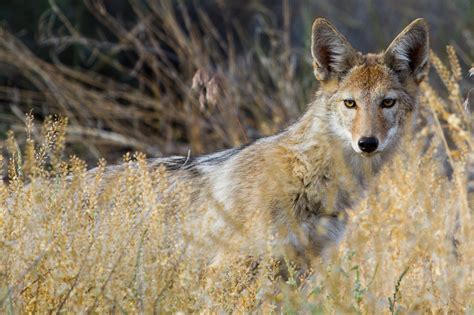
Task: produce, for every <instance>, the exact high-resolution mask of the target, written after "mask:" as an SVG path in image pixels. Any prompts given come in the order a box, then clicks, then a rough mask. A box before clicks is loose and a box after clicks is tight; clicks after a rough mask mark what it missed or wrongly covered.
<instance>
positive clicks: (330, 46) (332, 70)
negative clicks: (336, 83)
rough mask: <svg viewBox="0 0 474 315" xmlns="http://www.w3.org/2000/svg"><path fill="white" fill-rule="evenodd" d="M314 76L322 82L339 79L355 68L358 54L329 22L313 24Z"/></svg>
mask: <svg viewBox="0 0 474 315" xmlns="http://www.w3.org/2000/svg"><path fill="white" fill-rule="evenodd" d="M311 54H312V55H313V67H314V75H315V77H316V79H318V80H320V81H324V80H328V79H330V78H334V77H336V78H339V77H340V76H341V75H342V74H344V73H346V72H347V71H348V70H349V69H350V68H352V66H353V61H354V57H355V56H356V52H355V50H354V48H352V46H351V45H350V44H349V42H348V41H347V39H346V38H345V37H344V36H343V35H342V34H341V33H339V32H338V31H337V30H336V28H335V27H334V26H333V25H332V24H331V23H329V22H328V21H327V20H325V19H322V18H319V19H316V20H315V21H314V23H313V32H312V35H311Z"/></svg>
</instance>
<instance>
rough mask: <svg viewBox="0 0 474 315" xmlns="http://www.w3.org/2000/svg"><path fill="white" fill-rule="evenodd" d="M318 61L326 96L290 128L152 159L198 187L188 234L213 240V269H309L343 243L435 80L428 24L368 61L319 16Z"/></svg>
mask: <svg viewBox="0 0 474 315" xmlns="http://www.w3.org/2000/svg"><path fill="white" fill-rule="evenodd" d="M311 54H312V58H313V67H314V75H315V77H316V79H317V80H318V81H319V83H320V88H319V90H318V91H317V92H316V94H315V97H314V100H313V101H312V102H311V103H310V104H309V107H308V110H307V112H306V113H305V114H304V115H303V116H302V117H301V118H300V119H299V120H298V121H297V122H295V123H294V124H293V125H291V126H290V127H288V128H287V129H286V130H284V131H282V132H281V133H279V134H276V135H274V136H270V137H266V138H262V139H259V140H257V141H256V142H254V143H252V144H249V145H247V146H244V147H241V148H233V149H229V150H225V151H222V152H218V153H214V154H210V155H204V156H197V157H192V156H188V157H179V156H175V157H169V158H159V159H154V160H151V161H150V167H153V168H154V167H159V166H160V165H162V167H165V168H166V169H167V171H168V172H167V173H168V176H169V177H170V178H171V179H174V180H182V181H185V182H186V183H188V184H189V186H190V187H191V188H190V189H191V201H190V208H189V209H184V211H187V212H189V214H188V216H187V217H188V218H187V221H186V223H185V224H183V230H185V233H187V234H188V235H192V237H193V238H194V239H195V240H196V239H197V240H201V241H203V242H201V243H200V244H201V245H202V244H204V245H202V246H201V245H199V246H195V247H199V249H196V250H198V252H199V253H200V254H199V255H204V256H203V257H207V258H208V259H209V262H210V263H211V264H213V263H219V262H221V261H222V260H223V259H224V258H225V257H226V256H227V255H233V254H235V253H242V254H244V255H248V256H259V255H262V254H263V253H265V252H266V251H267V250H268V249H269V248H271V249H272V254H274V255H277V256H279V257H282V256H286V257H288V258H289V259H292V260H293V261H298V262H299V263H302V264H306V263H309V262H310V260H311V259H312V258H313V257H315V256H319V255H321V253H322V251H324V249H325V248H327V247H328V246H329V245H330V244H332V243H335V242H337V240H338V238H339V237H340V236H341V234H342V233H343V231H344V226H345V225H346V222H347V214H346V213H347V210H348V209H350V208H351V207H353V206H354V205H355V203H356V202H357V201H358V200H359V199H360V198H361V197H362V196H363V195H364V193H365V191H366V190H367V188H368V186H369V183H370V181H371V179H372V178H374V176H375V175H376V174H377V172H378V170H379V169H380V167H381V166H382V165H383V163H384V162H385V161H387V160H388V159H389V157H390V156H391V155H392V154H393V153H394V151H395V150H396V147H397V145H398V143H399V140H400V138H401V135H402V134H403V133H404V130H406V129H407V127H409V126H411V125H413V118H414V117H415V114H416V111H417V108H418V94H419V84H420V82H421V81H422V80H423V79H424V78H425V77H426V75H427V72H428V55H429V43H428V25H427V23H426V22H425V21H424V20H423V19H417V20H415V21H413V22H412V23H411V24H409V25H408V26H407V27H406V28H405V29H404V30H403V31H402V32H401V33H400V34H399V35H398V36H397V37H396V38H395V39H394V40H393V42H392V43H391V44H390V45H389V46H388V48H387V49H386V50H385V51H384V52H382V53H379V54H371V53H369V54H362V53H360V52H358V51H356V50H355V49H354V48H352V47H351V45H350V44H349V42H348V41H347V40H346V38H345V37H344V36H343V35H342V34H340V33H339V32H338V31H337V30H336V28H335V27H334V26H333V25H332V24H331V23H329V22H328V21H327V20H325V19H322V18H318V19H316V20H315V21H314V24H313V27H312V36H311ZM209 240H212V242H211V241H209ZM191 247H192V246H191Z"/></svg>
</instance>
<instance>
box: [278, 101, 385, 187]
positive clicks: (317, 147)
mask: <svg viewBox="0 0 474 315" xmlns="http://www.w3.org/2000/svg"><path fill="white" fill-rule="evenodd" d="M326 101H327V99H326V98H325V97H324V96H320V97H319V98H318V99H317V100H315V101H314V102H313V104H311V105H310V107H309V110H308V111H307V112H306V113H305V114H304V115H303V117H302V118H301V119H300V120H299V121H297V122H296V123H295V124H293V125H292V126H291V127H290V128H289V129H288V130H287V131H286V132H285V133H284V134H283V135H282V143H284V145H285V146H286V147H287V148H288V149H289V150H290V151H292V155H294V156H296V157H297V159H298V161H299V163H298V164H297V166H296V167H298V168H303V169H304V174H303V175H302V176H303V178H302V180H303V183H304V185H305V186H306V187H312V186H314V185H311V183H314V182H317V183H320V184H319V185H317V186H318V189H324V188H326V189H335V190H337V191H340V190H341V189H344V190H346V191H347V192H350V191H353V192H355V191H358V192H360V191H361V189H362V190H364V189H366V188H367V186H368V184H369V183H370V181H371V179H373V178H374V177H375V175H376V173H377V172H378V170H379V169H380V166H381V164H382V160H383V159H384V157H383V156H381V155H378V156H375V157H370V158H367V157H363V156H361V155H359V154H358V153H356V152H354V150H353V149H352V147H351V145H350V143H348V142H347V141H344V140H342V139H341V138H340V137H338V136H337V135H335V134H334V132H332V131H331V126H330V115H329V112H328V108H327V102H326ZM299 173H300V174H301V171H300V172H299ZM323 183H324V184H323Z"/></svg>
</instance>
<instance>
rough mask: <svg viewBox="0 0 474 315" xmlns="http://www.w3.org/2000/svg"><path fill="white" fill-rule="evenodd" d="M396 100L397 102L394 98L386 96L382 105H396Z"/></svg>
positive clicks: (385, 106)
mask: <svg viewBox="0 0 474 315" xmlns="http://www.w3.org/2000/svg"><path fill="white" fill-rule="evenodd" d="M395 102H396V100H394V99H393V98H386V99H384V100H383V101H382V107H383V108H390V107H392V106H393V105H395Z"/></svg>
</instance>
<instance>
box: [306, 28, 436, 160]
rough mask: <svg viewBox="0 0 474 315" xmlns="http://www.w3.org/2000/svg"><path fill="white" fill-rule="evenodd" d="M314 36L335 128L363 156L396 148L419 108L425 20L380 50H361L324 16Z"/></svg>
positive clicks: (426, 49)
mask: <svg viewBox="0 0 474 315" xmlns="http://www.w3.org/2000/svg"><path fill="white" fill-rule="evenodd" d="M311 39H312V45H311V52H312V55H313V61H314V74H315V76H316V78H317V79H318V80H319V81H320V82H321V89H322V92H323V93H325V94H326V95H327V97H328V100H329V101H328V102H327V105H328V106H329V111H328V114H329V117H328V118H329V121H330V128H331V130H332V132H334V133H335V134H336V135H337V136H339V137H341V138H342V139H343V140H347V141H348V143H350V144H351V146H352V148H353V149H354V151H356V152H357V153H361V154H363V155H372V154H376V153H380V152H383V151H384V150H386V149H387V148H391V147H392V146H393V145H394V144H395V142H396V140H397V139H398V138H399V136H400V135H399V133H400V132H401V130H402V127H403V124H404V122H405V121H406V120H407V119H408V117H410V116H411V115H410V114H411V113H412V112H413V111H414V109H416V107H417V94H418V89H419V84H420V82H421V81H422V80H423V79H424V77H425V76H426V75H427V72H428V54H429V44H428V26H427V24H426V22H425V21H424V20H423V19H417V20H415V21H413V22H412V23H411V24H410V25H408V26H407V27H406V28H405V29H404V30H403V31H402V32H401V33H400V34H399V35H398V36H397V37H396V38H395V39H394V40H393V42H392V43H391V44H390V45H389V46H388V48H387V49H386V50H385V51H384V52H382V53H380V54H366V55H364V54H362V53H360V52H357V51H356V50H355V49H354V48H352V47H351V45H350V44H349V42H348V41H347V40H346V38H345V37H344V36H343V35H342V34H340V33H339V32H338V31H337V30H336V29H335V28H334V26H333V25H331V24H330V23H329V22H328V21H326V20H324V19H316V21H315V22H314V24H313V32H312V37H311Z"/></svg>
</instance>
